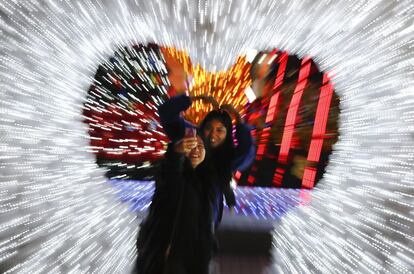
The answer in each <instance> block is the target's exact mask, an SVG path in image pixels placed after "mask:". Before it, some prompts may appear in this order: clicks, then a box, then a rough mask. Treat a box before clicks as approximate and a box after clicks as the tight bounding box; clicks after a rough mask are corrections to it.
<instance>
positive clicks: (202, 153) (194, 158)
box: [185, 136, 206, 168]
mask: <svg viewBox="0 0 414 274" xmlns="http://www.w3.org/2000/svg"><path fill="white" fill-rule="evenodd" d="M185 156H186V157H187V158H188V159H190V162H191V166H192V167H193V168H196V167H197V166H198V165H199V164H201V163H202V162H203V161H204V158H205V157H206V149H205V147H204V143H203V140H202V139H201V137H200V136H197V146H196V147H194V148H193V149H192V150H190V151H189V152H187V153H186V155H185Z"/></svg>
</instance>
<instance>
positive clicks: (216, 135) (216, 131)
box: [203, 119, 227, 148]
mask: <svg viewBox="0 0 414 274" xmlns="http://www.w3.org/2000/svg"><path fill="white" fill-rule="evenodd" d="M203 134H204V137H205V138H207V139H208V140H210V144H211V147H212V148H216V147H218V146H220V145H221V144H223V143H224V141H225V140H226V136H227V129H226V127H225V126H224V125H223V123H222V122H220V121H219V120H217V119H213V120H211V121H210V122H208V123H207V125H206V127H205V128H204V130H203Z"/></svg>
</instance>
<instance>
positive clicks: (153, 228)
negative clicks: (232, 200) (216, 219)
mask: <svg viewBox="0 0 414 274" xmlns="http://www.w3.org/2000/svg"><path fill="white" fill-rule="evenodd" d="M205 162H206V161H205ZM203 164H204V165H203ZM208 169H209V168H208V167H207V165H206V163H204V162H203V163H202V164H200V165H199V167H197V169H196V170H193V168H192V167H191V165H190V163H189V161H188V159H186V158H185V157H184V156H182V155H180V154H177V153H175V152H174V151H173V150H172V149H171V146H170V148H169V149H168V150H167V152H166V154H165V158H164V160H163V161H162V163H161V168H160V174H159V176H158V178H157V179H156V187H155V192H154V196H153V198H152V203H151V206H150V209H149V214H148V216H147V217H146V219H145V220H144V221H143V222H142V224H141V229H140V232H139V235H138V239H137V249H138V259H137V264H136V273H139V274H158V273H175V274H195V273H197V274H204V273H208V264H209V261H210V259H211V256H212V252H213V245H214V244H213V243H214V240H213V238H214V236H213V232H212V210H211V207H212V201H213V200H214V191H213V190H212V189H210V188H211V186H212V185H213V180H214V178H213V177H212V175H211V174H212V173H210V172H209V170H208ZM169 245H171V249H170V255H169V256H168V259H167V268H168V271H165V272H163V269H164V268H165V261H166V256H165V254H166V250H167V247H168V246H169Z"/></svg>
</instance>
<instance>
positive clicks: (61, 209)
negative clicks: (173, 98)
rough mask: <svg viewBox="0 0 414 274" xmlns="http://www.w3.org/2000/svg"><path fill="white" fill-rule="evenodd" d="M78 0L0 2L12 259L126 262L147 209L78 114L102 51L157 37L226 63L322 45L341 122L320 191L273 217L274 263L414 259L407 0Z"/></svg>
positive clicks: (293, 266)
mask: <svg viewBox="0 0 414 274" xmlns="http://www.w3.org/2000/svg"><path fill="white" fill-rule="evenodd" d="M75 3H76V2H75V1H68V0H62V1H8V0H1V1H0V20H1V21H0V32H1V38H0V49H1V50H0V77H1V78H0V79H1V82H0V89H1V95H0V112H1V118H0V140H1V142H0V155H1V156H0V210H1V215H0V216H1V217H0V240H1V243H4V245H3V246H2V247H1V248H2V252H1V256H0V269H1V271H2V272H4V273H40V272H42V273H55V272H62V273H65V272H73V273H84V272H90V273H92V272H95V273H128V271H129V269H130V267H131V265H132V264H133V260H134V257H135V255H136V251H135V237H136V233H137V229H138V226H137V222H136V220H135V219H136V218H135V215H134V214H133V213H129V212H128V210H127V206H126V205H123V204H120V201H119V200H118V199H117V198H116V197H115V192H116V191H115V190H114V189H113V188H111V187H110V186H108V185H107V184H106V183H105V178H104V176H103V174H104V172H105V171H104V170H100V169H97V167H96V164H95V163H94V161H95V159H94V156H93V155H92V154H91V153H88V152H87V147H88V142H89V140H88V139H87V138H84V137H82V136H85V135H86V134H87V126H86V125H85V124H83V123H82V116H81V113H82V108H83V102H84V100H85V98H86V91H87V90H88V87H89V86H90V84H91V82H90V79H91V77H92V76H93V74H94V72H95V69H96V68H97V65H98V64H101V63H103V62H104V61H105V60H107V58H108V57H109V56H112V54H113V52H114V51H115V50H117V49H118V46H121V47H122V46H130V45H131V44H133V43H143V44H145V43H147V42H156V43H158V44H165V45H170V46H175V47H177V48H179V49H183V50H188V52H189V54H190V56H191V59H192V61H193V62H194V63H196V64H197V63H200V64H202V65H204V66H205V67H206V68H208V69H212V68H217V70H225V69H227V68H228V67H229V66H230V65H231V64H232V63H233V62H234V61H235V60H236V59H235V57H236V56H238V55H239V54H242V53H243V52H246V50H247V49H249V48H254V49H258V50H262V49H263V50H267V49H273V48H279V49H281V50H286V51H288V52H289V53H291V54H297V55H299V56H305V55H309V56H312V57H313V58H314V60H316V62H317V63H318V65H319V66H320V68H321V70H322V71H329V72H330V73H331V75H332V81H333V82H334V84H335V91H336V93H337V94H338V95H339V96H340V97H341V106H340V107H341V116H340V134H341V136H340V139H339V141H338V142H337V143H336V144H335V147H334V152H333V154H332V156H331V159H330V164H329V166H328V168H327V172H326V174H325V176H324V179H323V180H322V181H320V182H319V185H318V188H317V189H315V190H314V191H313V192H312V193H311V194H309V196H310V197H311V200H310V201H309V202H308V203H307V204H306V205H304V206H302V207H298V208H297V209H295V210H292V211H289V212H287V213H286V215H285V216H284V217H283V218H282V219H281V220H280V221H279V222H278V223H277V224H275V231H274V244H275V249H274V263H273V264H274V272H277V273H300V272H313V273H342V272H349V273H357V272H380V273H410V271H412V270H413V269H414V263H413V260H412V258H413V257H414V240H413V231H414V224H413V208H412V204H413V198H412V197H413V194H414V190H413V189H414V185H413V182H414V172H413V167H414V144H413V143H414V142H413V139H414V127H413V126H412V122H413V119H414V104H413V102H414V101H413V99H414V98H413V97H414V92H413V89H412V87H413V86H414V80H413V77H412V76H413V66H412V60H413V59H414V52H413V42H412V41H413V29H412V22H413V19H414V5H413V4H412V3H411V2H410V1H389V0H376V1H368V2H367V1H359V0H356V1H328V0H326V1H325V0H321V1H302V0H296V1H294V0H292V1H274V0H264V1H260V4H258V3H257V2H256V1H244V2H243V7H244V10H241V5H239V4H236V2H234V3H233V2H232V1H211V0H206V1H198V3H199V5H200V7H198V4H195V3H197V1H179V4H177V3H176V1H144V0H136V1H132V0H131V1H126V0H119V1H100V0H93V1H85V3H84V4H82V5H81V4H75ZM217 3H218V4H217ZM173 6H174V7H175V9H176V11H175V12H174V9H173ZM212 7H213V8H212ZM177 16H179V17H180V20H178V18H177ZM246 22H251V23H246ZM206 37H207V38H206ZM206 39H207V41H208V44H206V43H205V41H206ZM207 49H208V50H207ZM108 65H109V64H108ZM140 65H141V66H142V67H147V65H146V64H145V63H142V64H140ZM142 80H144V81H149V84H151V82H150V79H148V77H146V75H143V76H142ZM144 89H147V88H146V87H145V86H144ZM145 92H147V91H145ZM103 94H104V93H103ZM87 106H88V107H92V106H90V105H87ZM120 108H123V106H122V105H120ZM102 111H104V110H102ZM30 140H32V141H30ZM379 156H380V157H379Z"/></svg>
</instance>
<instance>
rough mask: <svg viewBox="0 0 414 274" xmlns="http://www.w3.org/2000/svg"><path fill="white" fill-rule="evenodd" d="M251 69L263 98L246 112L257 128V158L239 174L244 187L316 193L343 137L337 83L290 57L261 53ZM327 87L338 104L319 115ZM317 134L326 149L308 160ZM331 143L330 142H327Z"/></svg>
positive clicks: (310, 64)
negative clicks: (333, 151) (315, 190)
mask: <svg viewBox="0 0 414 274" xmlns="http://www.w3.org/2000/svg"><path fill="white" fill-rule="evenodd" d="M288 64H289V65H288ZM252 68H253V69H252V71H251V75H252V81H253V85H252V86H253V90H254V91H255V92H256V93H257V94H259V97H258V98H257V99H256V101H254V102H252V103H251V104H249V105H248V106H247V115H246V118H247V121H248V123H250V124H251V125H253V126H254V127H255V129H254V131H253V133H254V136H255V139H256V142H257V153H256V159H255V162H254V163H253V165H252V167H251V168H250V170H248V171H246V172H244V173H243V175H242V174H238V176H237V178H238V179H239V183H240V184H242V185H244V184H248V185H253V186H256V185H259V186H276V187H297V188H313V187H314V185H315V184H316V183H317V182H318V181H319V180H320V179H321V177H322V175H323V172H324V168H325V166H326V164H327V161H328V160H327V157H328V156H329V154H330V152H331V151H332V145H333V144H334V143H335V142H336V138H337V135H338V133H337V132H338V128H337V119H338V118H337V116H338V112H339V109H338V107H337V105H338V102H339V101H338V97H337V95H336V94H335V93H334V90H333V85H332V83H331V82H330V81H328V80H324V79H325V78H326V74H323V73H321V72H320V71H319V69H318V67H317V65H316V64H315V63H314V61H313V60H312V59H310V58H309V57H305V58H304V59H302V60H300V59H298V58H297V57H296V56H293V55H289V54H288V53H287V52H286V51H279V50H272V51H271V52H270V53H268V54H267V53H260V54H258V55H257V56H256V58H255V59H254V60H253V62H252ZM324 77H325V78H324ZM326 79H327V78H326ZM323 80H324V81H325V82H323ZM259 81H260V82H259ZM327 84H329V85H327ZM322 85H327V86H329V87H330V92H331V93H330V95H331V97H332V96H334V98H335V100H334V101H335V104H333V105H332V107H331V104H329V105H328V106H327V110H326V111H325V112H321V111H320V108H321V106H319V110H318V111H317V108H318V103H317V102H321V100H322V101H324V99H323V98H324V97H325V95H324V94H322V95H321V94H320V93H321V91H320V89H322V90H325V88H321V86H322ZM322 93H323V91H322ZM330 101H331V100H330ZM330 101H329V102H330ZM321 115H324V117H320V116H321ZM328 118H329V119H328ZM321 119H322V120H321ZM328 121H329V123H328ZM322 127H323V128H322ZM316 129H317V130H318V132H320V133H318V135H319V136H318V137H317V138H319V139H318V140H319V141H318V143H319V144H321V145H322V144H324V145H323V146H321V147H320V150H319V152H318V154H319V156H318V157H316V158H315V157H313V158H309V159H306V156H307V154H308V152H309V149H310V147H311V139H313V140H314V141H313V142H312V151H311V155H312V154H313V153H314V151H315V149H316V147H315V144H316V143H315V141H316V139H315V138H316V137H315V136H313V135H315V134H316V133H315V134H313V135H312V131H315V130H316ZM327 138H329V139H330V141H329V142H326V141H325V142H324V139H327ZM321 140H322V141H321ZM322 147H323V150H322ZM322 152H323V157H320V156H321V153H322ZM305 170H306V171H305ZM272 171H273V173H272V174H271V172H272ZM305 175H306V177H305Z"/></svg>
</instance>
